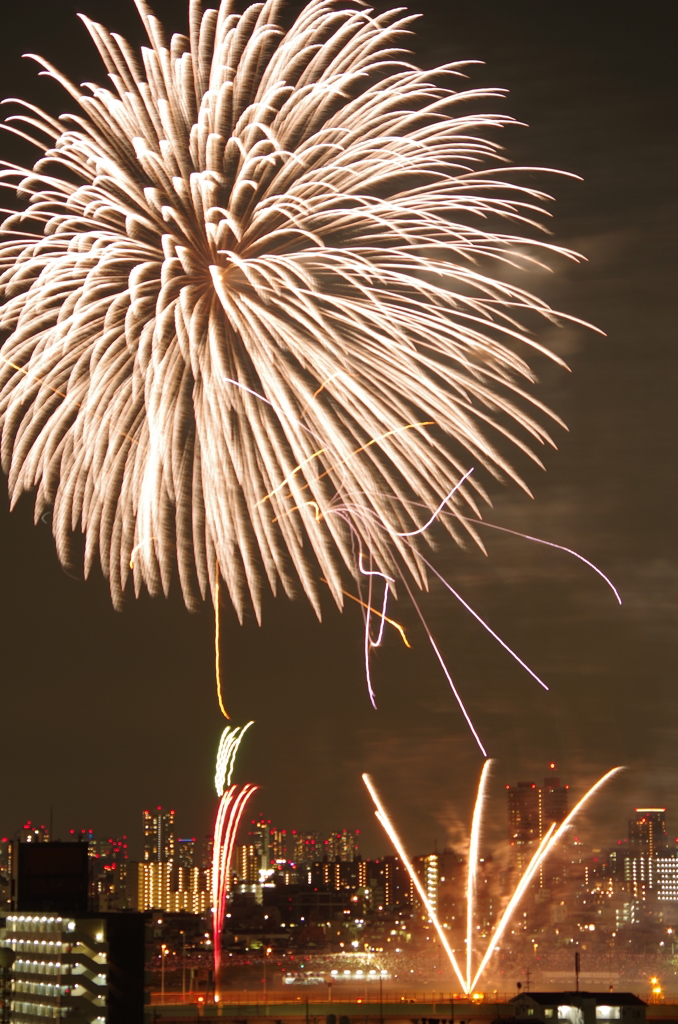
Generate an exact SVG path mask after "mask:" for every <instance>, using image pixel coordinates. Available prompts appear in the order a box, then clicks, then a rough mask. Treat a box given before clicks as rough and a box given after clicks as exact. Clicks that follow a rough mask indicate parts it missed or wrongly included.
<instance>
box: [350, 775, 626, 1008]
mask: <svg viewBox="0 0 678 1024" xmlns="http://www.w3.org/2000/svg"><path fill="white" fill-rule="evenodd" d="M491 763H492V762H491V761H485V763H484V765H483V768H482V771H481V774H480V781H479V783H478V793H477V797H476V803H475V808H474V811H473V820H472V825H471V837H470V843H469V855H468V865H467V878H466V974H465V975H464V974H462V971H461V969H460V967H459V963H458V961H457V958H456V957H455V955H454V950H453V949H452V947H451V946H450V941H449V939H448V937H447V935H446V933H445V929H444V928H443V926H442V924H441V923H440V920H439V918H438V915H437V913H436V910H435V907H434V906H433V904H432V903H431V901H430V899H429V898H428V896H427V894H426V891H425V889H424V887H423V885H422V883H421V880H420V879H419V876H418V875H417V873H416V871H415V869H414V867H413V865H412V863H411V861H410V859H409V857H408V856H407V853H406V851H405V848H404V846H403V844H402V841H401V839H400V837H399V836H398V833H397V832H396V830H395V828H394V826H393V823H392V822H391V820H390V818H389V816H388V814H387V812H386V810H385V808H384V805H383V804H382V802H381V800H380V799H379V795H378V794H377V791H376V789H375V787H374V783H373V782H372V780H371V779H370V777H369V776H368V775H363V782H364V783H365V786H366V787H367V791H368V792H369V794H370V796H371V797H372V801H373V803H374V806H375V808H376V810H375V816H376V818H377V820H378V821H379V822H380V824H381V825H382V827H383V829H384V831H385V832H386V834H387V836H388V837H389V839H390V840H391V842H392V843H393V846H394V849H395V851H396V853H397V854H398V856H399V857H400V859H401V861H402V863H403V865H404V867H405V869H406V870H407V873H408V874H409V876H410V878H411V879H412V882H413V883H414V886H415V888H416V890H417V892H418V893H419V896H420V898H421V901H422V904H423V906H424V908H425V910H426V913H427V914H428V917H429V920H430V921H431V924H432V925H433V927H434V928H435V930H436V932H437V934H438V936H439V938H440V942H441V945H442V946H443V949H444V950H445V953H446V954H447V957H448V960H449V961H450V965H451V967H452V969H453V971H454V973H455V974H456V976H457V978H458V980H459V983H460V985H461V987H462V991H463V992H464V993H466V994H467V995H468V994H470V993H472V992H474V991H475V989H476V986H477V985H478V982H479V980H480V978H481V977H482V975H483V973H484V971H485V968H486V967H487V965H488V963H489V961H490V958H491V957H492V954H493V953H494V951H495V950H496V948H497V945H498V943H499V940H500V939H501V937H502V935H503V934H504V931H505V930H506V927H507V925H508V924H509V922H510V921H511V919H512V917H513V914H514V913H515V911H516V908H517V907H518V905H519V903H520V901H521V900H522V898H523V896H524V895H525V893H526V891H527V888H528V886H529V884H530V882H531V881H532V879H533V878H534V876H535V874H536V873H537V871H538V870H539V868H540V867H541V866H542V864H543V863H544V861H545V860H546V858H547V857H548V856H549V854H550V853H551V852H552V850H553V849H554V847H555V845H556V844H557V843H558V841H559V840H560V839H561V838H562V837H563V835H564V833H565V832H566V831H567V829H568V828H569V827H570V825H571V824H572V822H573V821H574V819H575V817H576V816H577V814H579V812H580V811H581V809H582V807H584V805H585V804H587V803H588V801H589V800H590V799H591V797H592V796H594V794H595V793H597V792H598V790H599V789H600V788H601V787H602V786H604V785H605V783H607V782H609V780H610V779H612V778H614V776H615V775H617V774H618V773H619V772H620V771H623V769H622V768H621V767H618V768H612V770H611V771H609V772H607V773H606V774H605V775H603V776H602V778H600V779H598V781H597V782H596V783H595V784H594V785H593V786H591V788H590V789H589V790H588V791H587V792H586V793H585V794H584V796H583V797H582V798H581V800H580V801H579V802H578V803H577V804H576V806H575V807H574V808H573V809H572V810H571V811H570V813H569V814H568V815H567V817H566V818H565V819H564V821H563V822H562V823H561V824H560V825H558V826H557V827H556V825H555V824H553V825H551V826H550V828H549V829H548V830H547V832H546V834H545V835H544V836H543V837H542V839H541V841H540V842H539V845H538V846H537V849H536V850H535V852H534V854H533V856H532V858H531V860H530V862H529V864H528V865H527V867H526V869H525V871H524V872H523V874H522V875H521V877H520V880H519V881H518V884H517V885H516V887H515V889H514V890H513V892H512V893H511V896H510V898H509V901H508V903H507V905H506V908H505V910H504V912H503V914H502V915H501V917H500V919H499V921H498V922H497V924H496V925H495V927H494V930H493V932H492V935H491V936H490V941H489V943H488V945H487V948H486V950H485V952H484V954H483V955H482V958H481V960H480V964H479V966H478V968H477V970H476V971H475V974H474V973H473V925H474V921H475V895H476V877H477V862H478V851H479V847H480V830H481V827H482V818H483V808H484V805H485V791H486V788H487V781H488V777H489V771H490V766H491Z"/></svg>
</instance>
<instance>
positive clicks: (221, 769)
mask: <svg viewBox="0 0 678 1024" xmlns="http://www.w3.org/2000/svg"><path fill="white" fill-rule="evenodd" d="M252 725H254V722H248V723H247V725H240V726H236V727H235V728H234V727H233V726H230V725H227V726H226V728H225V729H224V731H223V733H222V734H221V740H220V741H219V750H218V751H217V764H216V769H215V773H214V785H215V788H216V791H217V796H219V797H222V796H223V795H224V790H225V789H226V788H227V787H228V786H230V785H231V783H232V781H233V769H234V768H235V759H236V757H237V755H238V750H239V749H240V744H241V743H242V741H243V739H244V737H245V733H246V732H247V730H248V729H249V728H250V726H252Z"/></svg>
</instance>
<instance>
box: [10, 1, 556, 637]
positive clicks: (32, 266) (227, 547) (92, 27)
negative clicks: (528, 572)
mask: <svg viewBox="0 0 678 1024" xmlns="http://www.w3.org/2000/svg"><path fill="white" fill-rule="evenodd" d="M135 2H136V6H137V8H138V10H139V13H140V15H141V18H142V20H143V23H144V26H145V29H146V32H147V34H148V46H147V47H145V48H144V49H143V50H142V51H141V53H140V54H136V53H135V52H134V51H133V49H132V48H131V47H130V46H129V45H128V44H127V43H126V42H125V40H124V39H122V38H121V37H119V36H117V35H113V34H112V33H110V32H109V31H108V30H107V29H105V28H104V27H103V26H101V25H98V24H95V23H94V22H92V21H90V20H89V19H87V18H84V19H83V20H84V22H85V25H86V27H87V29H88V30H89V32H90V35H91V36H92V39H93V40H94V43H95V45H96V47H97V48H98V50H99V53H100V54H101V57H102V60H103V63H104V65H105V68H106V71H107V73H108V76H109V82H108V84H107V86H106V87H104V86H83V87H82V88H80V87H77V86H75V85H74V84H73V83H72V82H70V81H69V80H68V79H66V78H65V77H64V76H63V75H61V74H60V73H59V72H58V71H57V70H56V69H54V68H53V67H51V66H50V65H48V64H46V63H45V62H44V61H42V60H41V59H40V58H36V59H37V60H38V62H39V63H41V64H42V65H43V67H44V68H45V69H46V70H47V72H48V73H49V74H51V75H52V76H53V77H54V78H56V79H57V81H59V82H60V83H61V84H62V85H63V86H64V88H65V90H66V92H67V93H68V95H69V97H70V101H71V103H72V104H74V105H75V106H76V107H77V108H78V110H77V114H73V115H64V116H63V117H61V118H54V117H52V116H51V115H50V114H47V113H45V112H43V111H41V110H39V109H37V108H35V107H33V106H31V105H30V104H27V103H22V102H21V101H19V100H17V101H13V102H15V103H18V104H19V108H20V109H19V111H18V113H17V114H15V115H14V116H13V117H11V118H9V119H8V122H7V127H8V128H9V130H11V131H14V132H17V133H18V134H19V135H21V136H22V137H23V138H29V139H30V140H31V141H32V142H34V143H35V145H36V146H38V148H39V149H40V150H41V155H40V157H39V159H38V160H37V162H36V164H35V166H34V167H33V168H22V167H19V166H16V165H12V164H7V163H5V164H4V168H3V170H2V172H1V180H2V184H3V185H4V186H6V187H7V188H10V189H13V190H15V191H17V194H18V197H19V210H18V212H17V211H16V209H15V210H14V211H7V213H8V216H7V218H6V220H5V222H4V235H3V239H2V242H1V244H0V303H1V305H0V329H2V331H3V332H5V335H6V341H5V343H4V346H3V348H2V351H1V353H0V355H1V359H2V362H1V364H0V440H1V445H2V465H3V468H4V470H5V472H6V473H7V474H8V476H9V490H10V495H11V499H12V502H13V503H14V502H16V501H17V500H18V498H19V496H20V495H21V494H22V493H23V492H26V491H30V492H34V493H35V511H36V518H37V517H41V516H42V515H43V514H44V513H45V512H46V511H48V510H52V511H53V516H52V524H53V532H54V536H55V540H56V546H57V551H58V554H59V557H60V559H61V560H62V561H63V562H64V563H67V564H69V565H70V564H74V563H75V561H76V559H77V558H78V557H79V556H78V555H77V552H78V550H79V541H78V538H79V535H80V533H81V532H82V533H83V534H84V538H85V539H84V569H85V574H88V573H89V572H90V571H91V569H92V567H93V565H94V564H95V562H96V561H97V560H98V561H99V562H100V564H101V566H102V569H103V572H104V574H105V575H106V576H107V578H108V580H109V582H110V588H111V593H112V597H113V601H114V602H115V603H116V605H119V604H120V603H121V601H122V598H123V593H124V591H125V590H126V588H127V587H128V584H129V583H130V580H133V585H134V589H135V591H136V592H137V593H139V592H140V591H141V590H142V589H143V588H147V589H148V590H149V591H150V592H151V593H153V594H156V593H160V592H165V593H166V592H167V591H168V589H169V588H170V585H171V584H172V581H173V580H174V579H178V581H179V584H180V586H181V590H182V593H183V596H184V599H185V601H186V604H187V605H188V606H190V607H196V606H197V605H199V603H200V601H201V600H202V599H204V598H205V597H206V596H207V595H208V593H210V592H211V594H212V596H213V595H214V592H215V589H216V586H217V577H218V574H219V573H220V574H221V576H222V577H223V579H224V582H225V585H226V588H227V591H228V594H229V596H230V600H231V602H232V604H233V606H234V607H235V609H236V611H237V612H238V614H239V615H240V616H242V615H243V613H244V611H245V609H246V608H247V607H248V606H249V605H252V606H253V607H254V609H255V611H256V614H257V615H258V616H259V615H260V612H261V599H262V594H263V591H264V589H265V586H268V587H270V588H271V589H272V590H273V591H274V592H275V591H277V590H279V589H280V588H282V589H283V590H284V591H285V592H287V593H289V594H292V593H294V592H296V591H298V590H301V591H303V592H304V593H305V594H306V595H307V596H308V598H309V600H310V601H311V603H312V604H313V606H314V608H315V610H316V612H317V613H318V614H320V603H321V592H322V590H323V588H324V587H325V586H327V587H328V588H329V591H330V593H331V594H332V596H333V598H334V600H335V601H336V603H337V604H338V605H339V606H341V605H342V602H343V597H344V593H345V581H344V580H343V576H344V575H345V574H346V573H348V574H349V575H350V576H351V577H352V578H353V579H354V581H356V583H358V584H360V581H361V579H363V580H367V583H366V586H367V589H368V590H369V593H368V595H367V600H366V601H364V602H363V604H364V605H365V604H366V605H367V606H368V609H369V610H368V611H367V615H368V627H369V615H370V610H371V609H372V608H373V607H374V608H375V614H376V615H377V617H378V619H379V634H378V636H377V638H376V641H375V638H374V637H372V638H370V631H369V628H368V629H367V636H368V640H367V641H366V643H367V644H368V646H369V645H371V644H373V642H378V640H379V639H380V634H381V631H382V630H383V628H384V623H385V621H387V620H386V619H385V617H384V609H385V607H386V602H387V597H388V588H389V587H392V585H393V584H392V581H393V580H394V579H396V578H398V577H399V576H401V575H402V572H403V571H406V572H407V574H408V576H409V577H410V579H411V580H412V581H413V584H414V585H415V586H419V587H422V586H425V584H426V571H427V569H426V566H425V565H424V563H423V562H422V560H421V558H420V547H421V546H422V545H424V544H425V543H426V539H425V534H424V533H423V529H424V527H423V525H422V524H424V523H426V522H427V521H429V520H430V518H431V511H432V510H435V509H438V510H440V509H441V507H442V505H443V504H445V503H447V504H448V506H449V507H452V508H453V509H454V508H456V509H466V510H468V511H469V512H470V513H471V514H472V515H477V514H478V510H477V505H476V498H479V497H482V495H483V488H482V484H481V482H480V480H479V479H478V474H477V473H476V474H475V475H474V476H473V477H472V478H469V479H467V480H466V482H465V483H464V486H463V487H458V485H459V484H460V481H461V480H462V478H463V477H464V474H465V472H466V471H467V470H468V467H469V465H470V464H473V465H474V466H477V467H484V468H485V469H486V470H488V471H489V472H491V473H493V474H495V475H497V476H500V477H503V478H512V479H514V480H516V481H519V476H518V474H517V472H516V470H515V469H514V468H513V467H512V465H511V463H510V462H509V461H508V460H507V459H506V457H505V456H504V455H503V454H502V453H501V452H500V451H499V449H498V447H497V442H498V441H501V440H502V438H504V439H508V440H510V441H511V442H513V443H515V445H517V447H518V448H519V449H520V450H521V451H522V452H524V453H528V454H532V457H534V458H536V456H535V455H533V453H532V451H531V446H533V445H535V444H536V445H541V444H543V443H545V442H547V441H548V435H547V433H546V431H545V429H544V427H543V426H542V425H541V422H540V421H541V419H542V416H541V414H542V413H544V412H546V411H547V410H544V409H543V407H542V406H541V405H540V403H539V402H538V401H537V400H536V399H535V398H534V397H533V396H532V394H531V391H530V385H531V382H532V373H531V370H530V368H529V365H528V363H527V361H526V359H525V358H523V355H521V351H523V352H524V353H525V354H527V355H529V354H530V353H535V352H543V349H542V348H541V346H540V345H539V344H538V343H537V342H536V341H535V339H534V337H533V335H532V333H531V331H532V328H533V326H534V323H533V321H534V314H537V315H538V316H542V317H546V318H548V319H549V320H551V319H553V318H554V314H553V312H552V310H550V308H549V307H548V306H547V305H546V304H545V303H544V302H542V301H541V300H539V299H538V298H535V297H534V296H533V295H531V294H529V293H528V292H527V291H525V290H524V289H523V288H521V287H518V286H517V285H514V284H511V283H508V281H507V280H506V279H504V278H503V277H502V268H503V267H505V265H506V264H511V265H512V266H515V265H519V266H522V267H528V268H529V265H530V263H534V262H535V261H537V262H538V261H539V260H540V259H541V258H542V257H544V258H546V259H548V257H549V255H550V254H551V253H553V252H559V253H561V254H564V255H566V256H568V257H570V258H575V256H574V254H573V253H571V252H567V251H565V250H562V249H558V248H557V247H555V246H553V245H551V244H550V243H548V242H547V241H545V240H540V241H535V240H530V239H529V237H528V238H526V237H525V233H526V232H527V235H528V236H529V235H530V233H531V232H533V229H535V228H538V227H539V226H540V222H541V215H542V213H543V203H544V200H546V199H547V198H548V196H546V195H545V194H544V193H543V192H542V191H540V190H538V189H535V188H534V187H531V186H530V187H526V186H524V185H523V186H521V185H519V184H515V183H514V182H513V181H512V179H511V177H510V175H509V174H507V171H509V170H510V168H508V166H507V165H506V163H505V160H504V158H503V156H502V155H501V154H500V149H499V146H498V144H497V143H496V142H495V141H494V140H493V138H492V130H493V129H497V128H501V127H503V126H505V125H507V124H508V123H509V122H510V118H507V117H505V116H502V115H497V114H493V113H475V112H473V111H474V110H475V108H476V107H477V106H479V105H482V104H490V103H494V101H495V100H496V98H497V97H498V95H499V93H497V92H495V91H488V90H468V91H466V92H464V91H455V88H456V85H457V83H458V82H459V81H460V79H461V78H462V77H463V72H464V65H463V64H453V65H447V66H445V67H441V68H436V69H434V70H433V71H426V72H423V71H421V70H419V69H418V68H417V67H415V66H414V65H413V64H412V63H411V61H410V58H409V56H408V54H407V52H406V51H404V50H402V49H400V47H401V46H402V45H403V41H404V39H405V36H406V33H407V32H408V31H409V29H410V26H411V21H412V19H411V18H410V17H407V16H403V13H402V11H390V12H386V13H384V14H380V15H376V16H375V15H374V14H373V13H372V12H371V11H370V10H369V9H366V8H364V7H362V5H360V4H358V3H355V4H354V3H350V2H348V3H346V2H337V0H312V2H310V3H309V4H308V5H307V7H306V8H305V9H304V10H303V11H302V12H301V14H300V15H299V17H298V18H297V19H296V21H294V23H293V24H292V25H291V26H290V27H288V28H287V29H284V28H283V27H281V21H280V13H281V7H282V4H281V3H280V2H279V0H268V2H266V3H263V4H257V5H255V6H253V7H250V8H249V9H248V10H246V11H245V13H244V14H242V15H238V14H236V13H234V11H233V9H232V5H231V3H230V2H229V0H223V2H222V3H221V5H220V7H219V9H218V10H207V11H204V12H203V10H202V7H201V4H200V2H199V0H191V2H190V10H189V20H190V30H189V33H188V36H181V35H175V36H173V37H172V38H171V39H166V37H165V35H164V33H163V30H162V26H161V24H160V23H159V21H158V20H157V19H156V18H155V17H154V16H153V15H152V13H151V11H150V9H149V8H148V6H147V4H146V3H145V0H135ZM467 101H471V106H467V107H465V106H464V104H465V103H466V102H467ZM465 111H466V112H465ZM488 133H489V134H488ZM507 228H508V230H507ZM537 461H538V460H537ZM457 488H458V489H457ZM453 492H454V493H453ZM419 505H423V506H424V509H425V511H424V513H423V514H421V512H420V510H419V507H418V506H419ZM442 521H443V522H444V523H445V526H446V528H447V529H448V530H449V532H450V533H452V535H453V536H455V537H456V539H458V540H462V539H463V538H464V536H471V537H476V539H477V534H476V531H475V527H474V526H473V524H472V523H471V522H470V521H469V519H468V518H467V519H461V518H459V517H456V518H455V517H449V516H448V517H445V518H444V519H443V520H442ZM422 538H424V539H422ZM217 566H218V567H219V568H218V569H217ZM363 573H366V574H367V575H366V576H363ZM321 577H322V580H323V581H324V582H321ZM379 587H383V590H382V591H381V597H380V598H379V597H378V598H377V599H376V601H374V602H373V600H372V596H371V595H372V589H373V588H374V589H375V591H376V590H377V589H378V588H379ZM380 606H381V611H380V610H379V608H380Z"/></svg>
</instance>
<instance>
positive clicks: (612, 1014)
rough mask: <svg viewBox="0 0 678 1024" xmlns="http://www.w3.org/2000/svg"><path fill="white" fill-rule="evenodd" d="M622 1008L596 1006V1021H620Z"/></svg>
mask: <svg viewBox="0 0 678 1024" xmlns="http://www.w3.org/2000/svg"><path fill="white" fill-rule="evenodd" d="M620 1017H621V1006H596V1020H619V1019H620Z"/></svg>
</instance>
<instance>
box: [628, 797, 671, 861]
mask: <svg viewBox="0 0 678 1024" xmlns="http://www.w3.org/2000/svg"><path fill="white" fill-rule="evenodd" d="M629 847H630V848H632V849H633V851H634V852H635V853H637V854H639V855H643V854H644V855H645V856H646V857H656V856H658V855H659V854H661V853H664V852H665V848H666V808H665V807H636V817H635V819H633V820H632V821H629Z"/></svg>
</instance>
